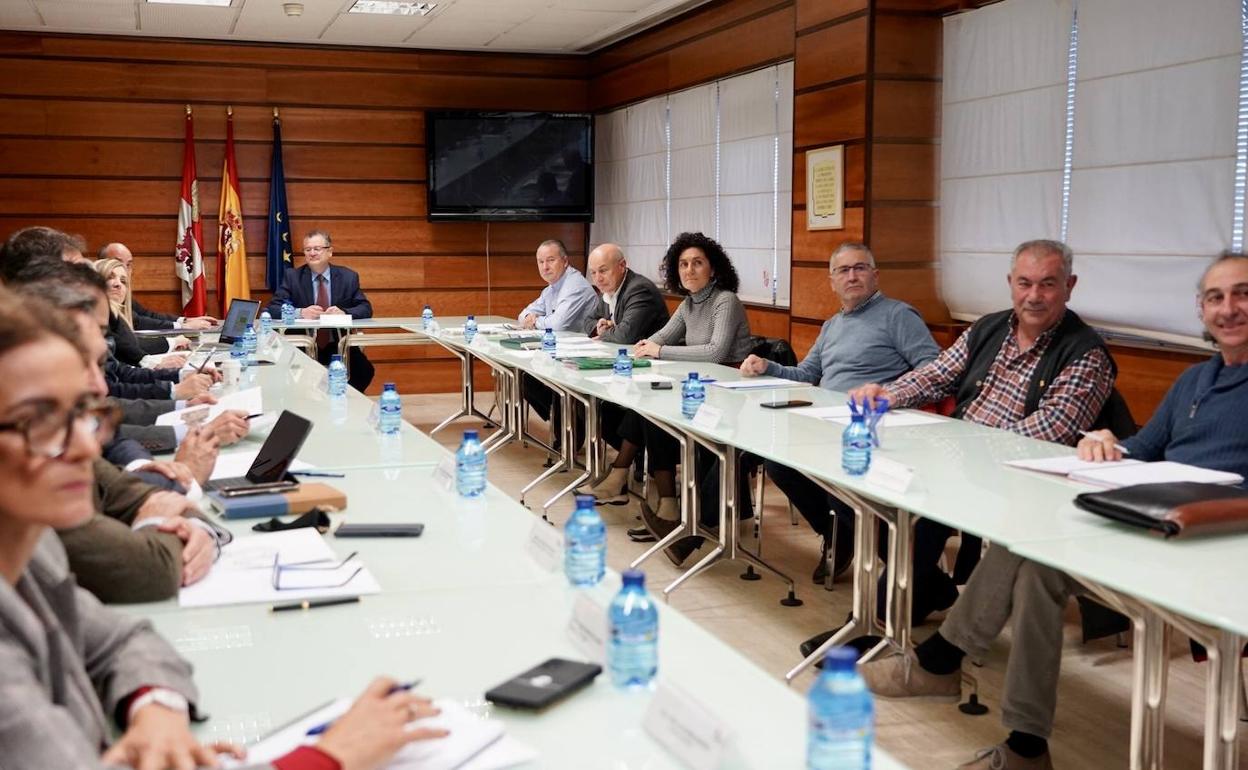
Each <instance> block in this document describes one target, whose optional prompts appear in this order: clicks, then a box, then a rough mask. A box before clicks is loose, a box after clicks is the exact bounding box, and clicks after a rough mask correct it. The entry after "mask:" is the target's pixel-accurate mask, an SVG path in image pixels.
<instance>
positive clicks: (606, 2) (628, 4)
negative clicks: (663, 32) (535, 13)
mask: <svg viewBox="0 0 1248 770" xmlns="http://www.w3.org/2000/svg"><path fill="white" fill-rule="evenodd" d="M552 5H553V6H554V7H555V8H564V9H579V10H583V11H623V12H625V13H636V12H638V11H641V10H643V9H645V8H647V7H648V6H652V5H653V6H655V7H656V8H658V7H662V6H668V5H672V3H671V2H670V0H667V1H666V2H663V1H660V2H656V1H655V0H554V2H553V3H552Z"/></svg>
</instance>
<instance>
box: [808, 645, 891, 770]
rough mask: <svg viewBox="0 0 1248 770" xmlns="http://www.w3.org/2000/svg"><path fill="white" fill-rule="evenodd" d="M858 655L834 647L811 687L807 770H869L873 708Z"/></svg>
mask: <svg viewBox="0 0 1248 770" xmlns="http://www.w3.org/2000/svg"><path fill="white" fill-rule="evenodd" d="M857 663H858V653H857V652H855V651H854V650H853V649H851V648H848V647H833V648H832V649H831V650H829V651H828V656H827V657H826V658H824V663H823V671H822V672H821V673H820V674H819V678H818V679H816V680H815V683H814V684H813V685H812V686H811V688H810V698H809V700H810V717H809V719H810V722H809V730H810V732H809V734H808V737H807V742H806V768H807V770H870V767H871V744H872V743H873V741H874V733H875V706H874V704H873V703H872V701H871V693H870V691H868V690H867V686H866V684H864V683H863V681H862V677H861V676H859V675H858V670H857V668H856V665H857Z"/></svg>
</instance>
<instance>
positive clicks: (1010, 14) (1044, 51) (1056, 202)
mask: <svg viewBox="0 0 1248 770" xmlns="http://www.w3.org/2000/svg"><path fill="white" fill-rule="evenodd" d="M1071 16H1072V11H1071V7H1070V4H1069V3H1067V2H1056V1H1055V0H1005V2H1001V3H997V4H995V5H991V6H988V7H986V8H982V9H980V10H977V11H974V12H972V13H964V14H959V15H956V16H950V17H947V18H946V19H945V27H944V96H943V102H944V105H943V126H942V140H941V284H942V289H943V293H944V299H945V303H946V304H947V305H948V306H949V311H950V313H952V314H953V316H954V317H955V318H962V319H967V320H969V319H974V318H977V317H979V316H980V315H983V314H984V313H989V312H992V311H995V310H1000V309H1001V308H1003V307H1009V304H1010V295H1009V290H1008V287H1007V285H1006V274H1007V273H1008V272H1009V263H1010V255H1011V254H1012V253H1013V251H1014V247H1015V246H1017V245H1018V244H1019V243H1021V242H1022V241H1025V240H1029V239H1032V238H1057V237H1058V236H1059V234H1060V227H1061V225H1060V214H1061V183H1062V161H1063V146H1064V142H1063V137H1064V132H1065V128H1064V126H1065V101H1066V53H1067V49H1068V45H1069V38H1070V23H1071Z"/></svg>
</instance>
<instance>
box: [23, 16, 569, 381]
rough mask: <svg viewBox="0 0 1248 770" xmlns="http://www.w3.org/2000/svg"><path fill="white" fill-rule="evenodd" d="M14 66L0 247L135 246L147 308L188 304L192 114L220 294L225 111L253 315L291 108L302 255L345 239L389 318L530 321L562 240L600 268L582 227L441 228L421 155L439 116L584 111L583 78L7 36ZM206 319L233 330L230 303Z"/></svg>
mask: <svg viewBox="0 0 1248 770" xmlns="http://www.w3.org/2000/svg"><path fill="white" fill-rule="evenodd" d="M0 51H2V52H3V53H0V228H2V229H3V233H0V234H2V235H7V234H8V233H9V232H11V231H12V230H15V229H17V228H20V227H24V226H28V225H31V224H47V225H49V226H52V227H57V228H59V229H62V230H65V231H67V232H71V233H78V234H81V235H83V236H84V237H85V238H86V239H87V241H88V245H89V247H90V248H91V249H92V250H94V249H95V248H98V247H99V246H100V245H102V244H104V243H107V242H109V241H113V240H118V241H122V242H124V243H126V244H127V245H129V246H130V247H131V249H132V251H133V252H134V253H135V255H136V261H135V279H136V289H137V292H138V296H139V297H140V299H141V300H142V301H143V302H144V303H145V304H147V305H149V306H151V307H154V308H160V309H165V310H174V309H176V308H177V305H178V304H179V303H180V295H179V292H178V286H177V283H176V281H175V279H174V278H173V277H172V275H171V271H170V270H169V267H168V264H169V263H168V255H169V254H170V252H171V250H172V246H173V240H174V236H175V233H174V231H175V229H176V222H177V219H176V214H177V208H176V207H177V200H178V190H179V187H180V180H181V166H182V150H183V147H182V141H183V132H184V129H185V111H184V110H183V108H182V105H183V104H184V103H187V102H190V103H192V104H193V106H194V115H195V138H196V162H197V165H198V172H199V194H200V207H201V214H202V215H203V218H204V224H205V231H206V232H207V234H208V236H209V238H208V240H209V242H208V243H206V244H205V250H206V251H207V254H206V257H207V258H208V265H207V271H206V272H207V276H208V281H209V285H210V286H213V285H215V276H216V267H215V264H213V263H214V261H215V251H216V250H215V246H214V245H213V242H212V233H213V231H214V230H215V212H216V209H217V203H218V197H219V194H220V181H219V180H220V173H221V162H222V157H223V154H224V136H225V113H226V104H227V103H228V104H232V105H234V127H235V140H236V153H237V157H238V162H239V170H240V176H241V187H242V199H243V215H244V223H245V224H244V226H245V231H246V236H247V243H248V254H249V259H248V265H247V267H248V274H249V277H250V280H251V282H252V287H253V296H256V297H258V298H261V299H266V298H267V296H268V292H267V291H264V289H263V285H264V258H263V255H264V246H265V237H266V232H265V230H266V222H267V212H268V178H269V163H270V153H271V140H272V114H273V108H274V107H277V108H279V109H280V114H281V117H282V138H283V140H284V152H283V161H284V166H285V171H286V177H287V186H286V192H287V198H288V203H289V210H290V215H291V226H292V230H293V232H294V235H295V238H296V240H298V239H300V238H301V236H302V234H303V233H304V232H306V231H307V230H308V229H311V228H314V227H315V228H321V229H325V230H328V231H329V232H330V233H331V234H332V235H333V236H334V240H335V247H336V249H335V251H336V257H337V259H338V261H339V262H340V263H341V264H344V265H347V266H350V267H352V268H354V269H356V270H358V271H359V272H360V274H361V283H362V285H363V286H364V288H365V291H367V292H368V294H369V298H370V300H371V301H372V302H373V305H374V309H375V312H376V313H377V314H378V315H390V316H395V315H401V316H411V315H418V314H419V312H420V307H421V305H423V304H424V303H425V302H432V303H433V305H434V308H435V312H437V313H438V314H440V315H458V314H463V313H467V312H476V313H482V314H485V313H491V312H493V313H498V314H505V315H514V314H516V313H517V312H518V311H519V310H520V309H521V308H522V307H523V306H524V305H525V304H527V303H528V302H529V301H530V300H531V299H532V298H533V297H534V296H535V295H536V294H537V292H538V291H539V289H540V287H541V285H542V282H541V279H540V277H539V276H538V275H537V271H536V268H535V266H534V264H533V253H534V251H535V250H536V247H537V244H538V243H539V242H540V241H542V240H543V239H545V238H547V237H559V238H562V239H563V240H564V241H565V242H566V243H567V244H568V246H569V249H570V251H571V252H572V255H573V262H574V263H575V264H577V265H583V264H584V252H585V249H584V245H585V236H586V228H585V226H584V225H579V224H566V223H551V224H543V223H498V224H491V225H489V226H488V227H487V226H486V225H485V224H483V223H471V222H452V223H431V222H429V221H428V219H427V217H426V201H425V196H426V184H425V175H426V171H425V153H424V142H425V136H424V132H425V122H424V111H425V109H427V108H454V107H474V108H486V109H537V110H542V109H554V110H584V109H586V108H587V106H588V101H587V88H588V78H587V74H586V63H585V60H584V58H580V57H568V56H558V57H547V56H506V55H494V54H488V55H487V54H455V53H443V52H422V51H396V50H384V51H383V50H366V49H343V48H315V47H298V46H274V45H247V44H222V43H199V42H182V41H176V42H175V41H168V40H154V39H127V38H119V37H88V36H57V35H34V34H24V33H14V32H0ZM487 254H488V255H489V257H488V259H487V256H486V255H487ZM209 305H210V308H211V309H213V310H216V308H217V305H216V301H215V296H214V293H213V292H210V296H209ZM378 357H379V360H384V361H385V363H384V365H383V368H382V375H381V376H383V377H394V378H397V379H398V381H399V382H400V383H401V385H400V387H401V388H403V389H404V390H407V391H409V392H411V391H416V390H438V389H442V390H452V389H454V388H453V387H452V386H453V385H454V384H455V383H456V382H457V380H458V364H457V363H455V362H454V361H453V360H450V359H448V358H447V357H446V356H445V355H439V356H434V357H432V358H429V357H421V356H413V355H410V354H406V353H405V354H402V355H400V356H399V357H398V358H392V357H389V353H388V352H387V353H384V354H383V353H381V352H380V351H378ZM405 367H408V368H411V369H412V370H413V372H414V373H415V374H414V376H413V374H412V373H406V369H405ZM400 375H402V376H400ZM378 382H380V377H379V380H378ZM403 383H406V384H403Z"/></svg>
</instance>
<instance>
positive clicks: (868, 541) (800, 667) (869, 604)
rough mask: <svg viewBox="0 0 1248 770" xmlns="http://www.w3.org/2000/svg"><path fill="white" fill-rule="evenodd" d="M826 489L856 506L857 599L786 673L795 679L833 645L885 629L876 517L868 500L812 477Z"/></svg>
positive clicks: (850, 504)
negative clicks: (879, 608)
mask: <svg viewBox="0 0 1248 770" xmlns="http://www.w3.org/2000/svg"><path fill="white" fill-rule="evenodd" d="M813 480H814V481H815V483H817V484H818V485H819V486H821V487H823V488H824V490H825V491H826V492H827V493H828V494H830V495H832V496H833V497H836V498H837V499H839V500H841V501H842V502H844V503H845V504H846V505H848V506H849V507H851V508H852V509H853V510H854V521H855V524H856V526H855V527H854V601H853V608H852V609H851V610H850V617H849V620H848V621H847V622H846V623H845V625H843V626H841V628H840V630H838V631H837V632H836V633H835V634H833V635H832V636H831V637H830V638H829V639H828V641H826V642H824V643H823V644H821V645H819V649H817V650H815V651H814V652H812V653H811V654H810V655H808V656H807V657H806V658H805V659H804V660H802V662H801V663H798V664H797V665H796V666H794V667H793V668H792V669H791V670H790V671H789V672H788V673H787V674H785V675H784V680H785V681H786V682H792V681H793V680H794V679H796V678H797V676H798V675H799V674H801V673H802V672H803V671H805V670H806V669H808V668H810V667H811V666H813V665H814V664H815V662H816V661H819V660H821V659H822V658H823V656H824V655H825V654H827V651H828V650H830V649H832V648H833V647H837V646H840V645H843V644H845V643H846V642H848V641H849V640H850V639H853V638H855V637H859V636H867V635H873V636H874V635H880V634H882V633H883V632H884V631H885V629H884V628H883V627H881V626H880V624H879V621H878V620H876V617H875V604H876V575H877V574H878V572H879V569H880V563H879V556H878V547H879V531H878V529H877V527H876V518H875V516H874V514H873V512H872V509H871V507H869V506H868V504H867V503H866V501H865V500H863V499H862V498H860V497H858V496H857V495H855V494H853V493H852V492H848V491H846V490H843V489H839V488H836V487H833V486H832V485H830V484H827V483H826V482H823V481H820V480H819V479H813Z"/></svg>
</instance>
